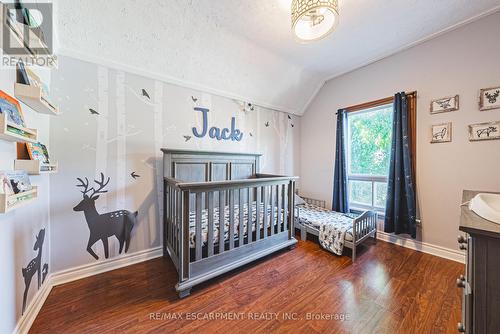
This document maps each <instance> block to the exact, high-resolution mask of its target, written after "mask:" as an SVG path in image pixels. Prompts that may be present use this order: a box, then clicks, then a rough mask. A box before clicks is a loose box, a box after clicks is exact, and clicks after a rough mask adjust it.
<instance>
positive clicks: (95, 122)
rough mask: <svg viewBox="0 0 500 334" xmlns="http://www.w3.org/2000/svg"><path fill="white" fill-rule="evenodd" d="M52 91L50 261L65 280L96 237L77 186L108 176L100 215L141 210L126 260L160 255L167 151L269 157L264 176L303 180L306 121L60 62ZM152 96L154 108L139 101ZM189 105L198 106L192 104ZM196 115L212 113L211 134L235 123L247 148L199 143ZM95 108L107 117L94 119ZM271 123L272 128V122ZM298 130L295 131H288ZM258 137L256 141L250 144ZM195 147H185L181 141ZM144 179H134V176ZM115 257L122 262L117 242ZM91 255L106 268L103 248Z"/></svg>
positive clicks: (127, 75) (93, 67) (100, 68)
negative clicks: (56, 111)
mask: <svg viewBox="0 0 500 334" xmlns="http://www.w3.org/2000/svg"><path fill="white" fill-rule="evenodd" d="M59 61H60V63H59V70H57V71H55V72H54V73H53V79H52V90H53V92H54V94H55V96H59V101H58V102H59V105H60V108H61V111H62V113H63V114H62V115H61V116H60V117H57V118H54V119H53V120H52V123H51V153H52V155H53V156H54V158H55V159H56V160H58V162H59V168H60V172H59V173H58V174H57V175H55V176H54V177H53V178H52V179H51V202H52V205H51V211H50V212H51V220H52V262H53V266H54V268H53V270H54V271H60V270H66V269H71V268H75V267H76V266H80V265H85V264H89V263H95V260H94V258H92V257H91V256H90V255H89V254H88V253H87V251H86V246H87V240H88V237H89V229H88V226H87V224H86V221H85V218H84V215H83V213H82V212H74V211H73V210H72V208H73V207H74V206H75V205H76V204H78V202H79V201H80V200H81V199H82V194H81V193H80V192H79V190H78V189H77V188H76V187H75V184H76V178H77V177H85V176H87V177H89V178H93V177H95V176H96V175H98V174H99V173H100V172H104V173H105V174H106V175H107V176H109V177H111V182H110V184H109V187H108V189H109V193H107V194H105V195H102V196H101V197H100V198H99V199H98V200H97V202H96V207H97V210H98V211H99V212H101V213H103V212H109V211H114V210H118V209H127V210H130V211H135V210H139V222H138V224H137V225H136V227H135V229H134V232H133V235H132V242H131V247H130V250H129V253H134V252H137V251H141V250H145V249H150V248H154V247H158V246H160V245H161V240H160V235H161V231H160V215H161V212H160V207H159V205H158V204H159V202H160V201H161V196H162V193H161V191H162V189H161V182H162V175H161V170H162V165H161V160H160V159H161V152H160V148H162V147H168V148H185V149H195V150H214V151H231V152H259V153H262V154H263V159H262V162H261V169H262V171H263V172H270V173H284V174H294V175H296V174H298V171H299V156H300V154H299V145H298V142H299V135H300V119H299V118H297V117H296V116H290V117H291V119H289V118H288V117H287V115H286V114H284V113H280V112H277V111H272V110H268V109H263V108H259V107H256V109H255V110H254V111H248V112H243V111H242V110H241V109H242V106H241V104H240V102H239V101H234V100H231V99H227V98H222V97H219V96H216V95H211V94H206V93H203V92H199V91H194V90H191V89H186V88H181V87H178V86H175V85H171V84H166V83H163V82H160V81H157V80H153V79H149V78H146V77H141V76H139V75H135V74H130V73H124V72H122V71H118V70H114V69H111V68H108V67H105V66H100V65H96V64H93V63H88V62H83V61H80V60H76V59H74V58H69V57H60V59H59ZM143 88H144V89H145V90H146V91H147V92H148V94H149V95H150V98H151V99H147V98H145V97H144V96H142V94H141V90H142V89H143ZM192 96H193V97H195V98H197V99H198V101H197V102H196V103H195V102H193V100H192ZM195 106H204V107H208V108H209V109H210V112H209V116H210V119H209V125H210V126H214V125H215V126H218V127H229V126H230V120H231V117H236V126H237V127H238V128H239V129H241V130H242V131H243V132H244V137H243V140H242V141H241V142H230V141H229V142H228V141H216V140H214V139H211V138H208V136H207V138H204V139H198V138H195V137H194V136H193V134H192V131H191V128H192V127H193V126H197V127H198V128H199V127H200V126H201V113H200V112H195V111H194V110H193V108H194V107H195ZM89 108H92V109H95V110H97V112H99V113H100V115H91V114H90V112H89V110H88V109H89ZM266 122H269V127H266V126H265V123H266ZM292 124H293V125H294V127H292V126H291V125H292ZM250 133H252V135H253V136H250ZM185 135H189V136H192V138H191V139H190V140H189V141H187V142H186V140H185V138H184V136H185ZM133 171H135V172H136V173H137V174H139V175H141V177H140V178H138V179H136V180H134V179H133V178H132V177H131V176H130V173H132V172H133ZM110 245H111V246H110V255H111V257H115V256H117V254H118V245H117V242H116V240H114V238H113V239H111V238H110ZM94 250H95V251H96V253H97V254H98V255H99V256H100V258H101V259H100V260H102V259H104V253H103V250H102V244H101V243H100V242H99V243H97V244H96V246H94Z"/></svg>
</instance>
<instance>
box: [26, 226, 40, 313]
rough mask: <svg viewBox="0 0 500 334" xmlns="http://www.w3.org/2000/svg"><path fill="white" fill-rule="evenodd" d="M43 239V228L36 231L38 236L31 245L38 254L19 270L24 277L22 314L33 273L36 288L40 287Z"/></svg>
mask: <svg viewBox="0 0 500 334" xmlns="http://www.w3.org/2000/svg"><path fill="white" fill-rule="evenodd" d="M44 240H45V229H42V230H40V232H39V233H38V236H37V237H36V242H35V246H34V247H33V250H34V251H38V255H37V256H36V257H35V258H34V259H33V260H31V261H30V263H28V265H27V266H26V268H23V269H22V270H21V271H22V273H23V277H24V295H23V311H22V314H24V310H25V309H26V299H27V297H28V291H29V289H30V285H31V280H32V279H33V276H35V273H36V274H37V276H38V289H40V285H41V284H42V280H41V276H42V270H41V264H42V248H43V241H44Z"/></svg>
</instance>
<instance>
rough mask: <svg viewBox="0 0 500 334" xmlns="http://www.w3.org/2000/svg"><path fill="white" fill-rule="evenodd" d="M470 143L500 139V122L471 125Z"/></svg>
mask: <svg viewBox="0 0 500 334" xmlns="http://www.w3.org/2000/svg"><path fill="white" fill-rule="evenodd" d="M469 139H470V141H480V140H493V139H500V121H499V122H491V123H479V124H471V125H469Z"/></svg>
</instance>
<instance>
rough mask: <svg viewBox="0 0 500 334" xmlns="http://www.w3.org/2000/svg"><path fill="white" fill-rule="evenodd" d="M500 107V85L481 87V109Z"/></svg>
mask: <svg viewBox="0 0 500 334" xmlns="http://www.w3.org/2000/svg"><path fill="white" fill-rule="evenodd" d="M491 109H500V86H498V87H493V88H484V89H481V91H480V95H479V110H481V111H484V110H491Z"/></svg>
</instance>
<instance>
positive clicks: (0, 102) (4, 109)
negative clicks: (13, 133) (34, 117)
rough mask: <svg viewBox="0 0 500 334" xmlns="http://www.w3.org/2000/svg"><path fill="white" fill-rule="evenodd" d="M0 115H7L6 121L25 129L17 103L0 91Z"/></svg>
mask: <svg viewBox="0 0 500 334" xmlns="http://www.w3.org/2000/svg"><path fill="white" fill-rule="evenodd" d="M0 114H5V115H7V121H9V122H11V123H14V124H17V125H19V126H22V127H26V124H25V123H24V116H23V112H22V110H21V105H20V104H19V101H17V100H16V99H15V98H13V97H12V96H10V95H8V94H6V93H5V92H4V91H2V90H0Z"/></svg>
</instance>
